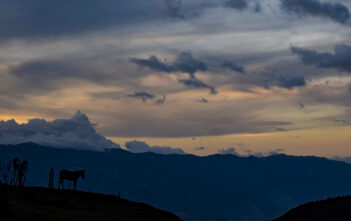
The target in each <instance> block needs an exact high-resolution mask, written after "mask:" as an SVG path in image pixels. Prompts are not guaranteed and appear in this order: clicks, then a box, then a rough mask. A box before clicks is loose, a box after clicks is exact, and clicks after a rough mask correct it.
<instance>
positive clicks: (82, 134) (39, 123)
mask: <svg viewBox="0 0 351 221" xmlns="http://www.w3.org/2000/svg"><path fill="white" fill-rule="evenodd" d="M27 142H33V143H37V144H40V145H44V146H49V147H56V148H74V149H80V150H95V151H104V150H105V149H112V148H120V146H119V145H118V144H116V143H114V142H112V141H111V140H108V139H106V138H105V137H103V136H102V135H100V134H99V133H97V132H96V130H95V129H94V125H93V124H92V123H91V122H90V121H89V118H88V117H87V116H86V115H85V114H83V113H82V112H80V111H77V112H76V113H75V115H74V116H73V117H72V118H70V119H57V120H54V121H51V122H50V121H46V120H44V119H31V120H29V121H28V123H25V124H18V123H17V122H16V121H14V120H9V121H0V144H20V143H27Z"/></svg>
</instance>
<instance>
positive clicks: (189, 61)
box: [129, 52, 208, 76]
mask: <svg viewBox="0 0 351 221" xmlns="http://www.w3.org/2000/svg"><path fill="white" fill-rule="evenodd" d="M129 61H130V62H132V63H135V64H137V65H139V66H140V67H148V68H151V69H153V70H155V71H162V72H168V73H170V72H183V73H188V74H189V75H190V76H194V74H195V72H197V71H207V70H208V68H207V64H206V63H205V62H203V61H201V60H198V59H195V58H194V57H193V56H192V53H191V52H182V53H180V54H178V56H177V58H176V60H175V61H174V62H172V63H168V62H166V61H165V62H162V61H160V60H159V59H158V58H157V57H156V56H154V55H152V56H150V57H149V58H147V59H142V58H131V59H129Z"/></svg>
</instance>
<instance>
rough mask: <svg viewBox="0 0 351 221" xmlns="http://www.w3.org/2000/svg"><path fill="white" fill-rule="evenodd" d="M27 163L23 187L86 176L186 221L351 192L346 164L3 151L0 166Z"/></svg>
mask: <svg viewBox="0 0 351 221" xmlns="http://www.w3.org/2000/svg"><path fill="white" fill-rule="evenodd" d="M14 157H19V158H20V159H26V160H28V161H29V167H28V178H27V181H28V182H27V183H28V185H32V186H47V182H48V172H49V169H50V168H51V167H54V169H55V186H56V185H57V175H58V171H59V169H63V168H70V169H81V168H85V169H86V170H87V174H86V179H85V181H84V182H79V184H78V188H79V189H82V190H85V191H93V192H99V193H108V194H116V193H118V192H121V194H122V197H124V198H126V199H128V200H132V201H136V202H145V203H148V204H150V205H152V206H154V207H157V208H160V209H165V210H168V211H171V212H174V213H176V214H177V215H179V216H180V217H181V218H183V219H184V220H189V221H197V220H205V221H210V220H216V221H219V220H238V221H246V220H248V221H255V220H266V219H272V218H275V217H279V216H280V215H282V214H284V213H285V212H286V211H288V210H289V209H291V208H293V207H296V206H298V205H300V204H303V203H306V202H309V201H312V200H319V199H324V198H327V197H333V196H339V195H346V194H350V193H351V165H349V164H347V163H343V162H338V161H332V160H328V159H325V158H318V157H294V156H286V155H275V156H269V157H264V158H256V157H238V156H234V155H211V156H206V157H198V156H194V155H158V154H154V153H142V154H134V153H130V152H128V151H125V150H122V149H116V150H111V151H107V152H93V151H77V150H73V149H54V148H47V147H43V146H39V145H36V144H33V143H30V144H20V145H16V146H11V145H2V146H0V159H1V160H2V162H6V161H8V160H11V159H12V158H14Z"/></svg>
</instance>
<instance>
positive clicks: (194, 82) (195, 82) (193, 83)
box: [179, 77, 217, 94]
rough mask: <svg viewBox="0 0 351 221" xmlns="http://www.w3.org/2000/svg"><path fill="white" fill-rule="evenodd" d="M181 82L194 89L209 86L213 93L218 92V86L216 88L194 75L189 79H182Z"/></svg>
mask: <svg viewBox="0 0 351 221" xmlns="http://www.w3.org/2000/svg"><path fill="white" fill-rule="evenodd" d="M179 83H182V84H184V85H185V86H187V87H189V88H194V89H201V88H207V89H209V90H210V93H211V94H217V91H216V88H214V87H213V86H211V85H208V84H206V83H204V82H203V81H201V80H199V79H197V78H195V77H192V78H189V79H180V80H179Z"/></svg>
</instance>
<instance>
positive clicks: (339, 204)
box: [273, 196, 351, 221]
mask: <svg viewBox="0 0 351 221" xmlns="http://www.w3.org/2000/svg"><path fill="white" fill-rule="evenodd" d="M296 220H298V221H345V220H351V197H350V196H345V197H337V198H330V199H327V200H322V201H316V202H311V203H307V204H305V205H302V206H299V207H297V208H295V209H292V210H290V211H289V212H287V213H286V214H285V215H283V216H282V217H280V218H278V219H275V220H273V221H296Z"/></svg>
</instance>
